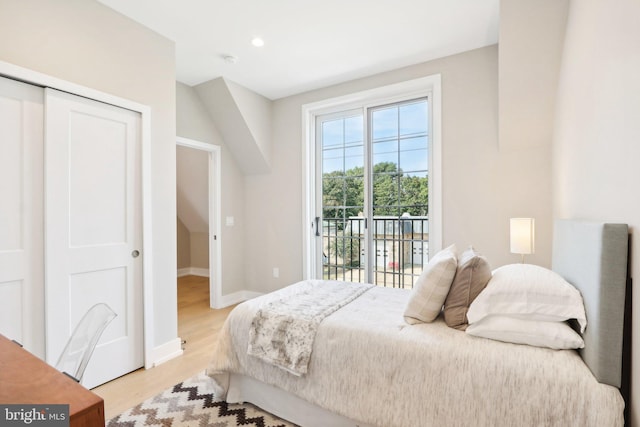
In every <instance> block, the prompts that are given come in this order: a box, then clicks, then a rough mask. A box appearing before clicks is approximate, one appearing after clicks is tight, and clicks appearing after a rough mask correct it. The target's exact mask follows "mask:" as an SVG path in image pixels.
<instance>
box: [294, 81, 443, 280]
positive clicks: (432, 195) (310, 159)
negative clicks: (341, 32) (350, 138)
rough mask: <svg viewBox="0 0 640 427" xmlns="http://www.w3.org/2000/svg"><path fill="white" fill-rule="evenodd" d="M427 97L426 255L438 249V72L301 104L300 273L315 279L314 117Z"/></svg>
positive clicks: (315, 194)
mask: <svg viewBox="0 0 640 427" xmlns="http://www.w3.org/2000/svg"><path fill="white" fill-rule="evenodd" d="M421 97H427V98H428V100H429V118H430V123H429V129H430V135H429V255H430V256H431V255H433V254H435V253H437V252H438V251H439V250H441V249H442V83H441V76H440V74H434V75H431V76H426V77H421V78H418V79H413V80H407V81H404V82H400V83H395V84H392V85H388V86H382V87H378V88H374V89H370V90H366V91H362V92H356V93H352V94H349V95H345V96H340V97H336V98H330V99H325V100H322V101H318V102H314V103H310V104H304V105H303V106H302V133H303V134H302V140H303V141H304V144H303V146H302V169H303V170H302V177H303V180H304V182H303V186H302V201H303V206H302V236H303V238H302V263H303V265H302V274H303V278H305V279H318V278H321V277H318V272H317V268H316V261H317V256H318V254H317V253H316V252H317V249H316V244H315V236H314V235H315V231H316V230H315V226H316V225H315V216H316V210H317V209H316V208H317V203H318V200H317V188H318V183H317V182H316V181H317V180H316V173H315V170H316V150H317V142H316V127H315V123H316V117H317V116H320V115H324V114H330V113H335V112H339V111H345V110H351V109H357V108H359V109H363V110H364V111H366V109H367V108H369V107H373V106H378V105H382V104H388V103H394V102H399V101H405V100H409V99H414V98H421Z"/></svg>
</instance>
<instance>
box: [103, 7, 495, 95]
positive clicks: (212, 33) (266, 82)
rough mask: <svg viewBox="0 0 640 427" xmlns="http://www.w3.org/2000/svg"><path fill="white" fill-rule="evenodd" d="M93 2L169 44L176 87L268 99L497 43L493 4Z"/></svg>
mask: <svg viewBox="0 0 640 427" xmlns="http://www.w3.org/2000/svg"><path fill="white" fill-rule="evenodd" d="M98 1H100V2H101V3H103V4H105V5H106V6H109V7H111V8H112V9H114V10H116V11H118V12H120V13H122V14H123V15H126V16H128V17H130V18H131V19H133V20H135V21H137V22H139V23H141V24H143V25H145V26H146V27H148V28H150V29H152V30H154V31H156V32H157V33H160V34H162V35H163V36H165V37H167V38H168V39H170V40H173V41H174V42H175V44H176V79H177V80H178V81H180V82H182V83H185V84H187V85H189V86H194V85H197V84H200V83H203V82H205V81H208V80H211V79H214V78H217V77H221V76H222V77H225V78H227V79H229V80H232V81H234V82H236V83H239V84H241V85H242V86H245V87H247V88H249V89H251V90H253V91H254V92H257V93H259V94H261V95H263V96H265V97H267V98H269V99H278V98H282V97H285V96H289V95H293V94H296V93H300V92H305V91H308V90H312V89H317V88H320V87H324V86H328V85H332V84H337V83H341V82H345V81H349V80H353V79H356V78H360V77H365V76H368V75H372V74H377V73H380V72H384V71H388V70H393V69H396V68H400V67H404V66H408V65H412V64H417V63H420V62H424V61H428V60H431V59H435V58H439V57H443V56H447V55H452V54H455V53H459V52H464V51H466V50H470V49H475V48H479V47H483V46H488V45H492V44H495V43H497V42H498V23H499V22H498V21H499V0H322V1H311V0H180V1H176V0H98ZM254 37H261V38H262V39H263V40H264V46H263V47H254V46H253V45H252V44H251V40H252V39H253V38H254ZM227 55H232V56H235V57H236V58H237V61H236V62H235V63H230V62H228V61H225V59H224V57H225V56H227Z"/></svg>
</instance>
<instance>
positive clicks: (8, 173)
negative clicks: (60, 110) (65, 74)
mask: <svg viewBox="0 0 640 427" xmlns="http://www.w3.org/2000/svg"><path fill="white" fill-rule="evenodd" d="M42 100H43V90H42V88H39V87H35V86H31V85H27V84H24V83H21V82H17V81H15V80H9V79H6V78H2V77H0V334H2V335H4V336H6V337H8V338H10V339H14V340H16V341H18V342H20V343H22V344H23V345H24V347H25V348H26V349H27V350H29V351H30V352H32V353H34V354H35V355H37V356H40V357H44V310H43V307H44V289H43V269H42V262H43V261H42V257H43V255H42V254H43V248H42V241H43V238H42V127H43V105H42Z"/></svg>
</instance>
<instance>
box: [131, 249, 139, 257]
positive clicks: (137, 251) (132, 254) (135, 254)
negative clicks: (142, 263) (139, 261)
mask: <svg viewBox="0 0 640 427" xmlns="http://www.w3.org/2000/svg"><path fill="white" fill-rule="evenodd" d="M139 255H140V251H139V250H137V249H134V250H133V251H131V256H132V257H133V258H138V256H139Z"/></svg>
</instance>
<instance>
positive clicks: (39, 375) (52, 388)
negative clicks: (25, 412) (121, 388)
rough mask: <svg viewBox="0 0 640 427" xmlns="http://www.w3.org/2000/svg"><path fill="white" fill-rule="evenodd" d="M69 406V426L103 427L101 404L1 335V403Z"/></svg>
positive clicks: (89, 392)
mask: <svg viewBox="0 0 640 427" xmlns="http://www.w3.org/2000/svg"><path fill="white" fill-rule="evenodd" d="M11 403H16V404H34V405H35V404H68V405H69V419H70V426H87V427H88V426H92V427H93V426H104V424H105V420H104V401H103V400H102V398H101V397H100V396H97V395H96V394H94V393H92V392H91V391H89V390H87V389H86V388H84V387H83V386H81V385H80V384H78V383H77V382H75V381H74V380H72V379H71V378H69V377H67V376H66V375H65V374H63V373H61V372H60V371H58V370H56V369H55V368H54V367H52V366H50V365H48V364H47V363H46V362H44V361H42V360H41V359H39V358H37V357H36V356H34V355H33V354H31V353H29V352H28V351H26V350H25V349H23V348H22V347H20V346H19V345H18V344H16V343H14V342H13V341H11V340H9V339H7V338H6V337H4V336H2V335H0V404H11Z"/></svg>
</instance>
